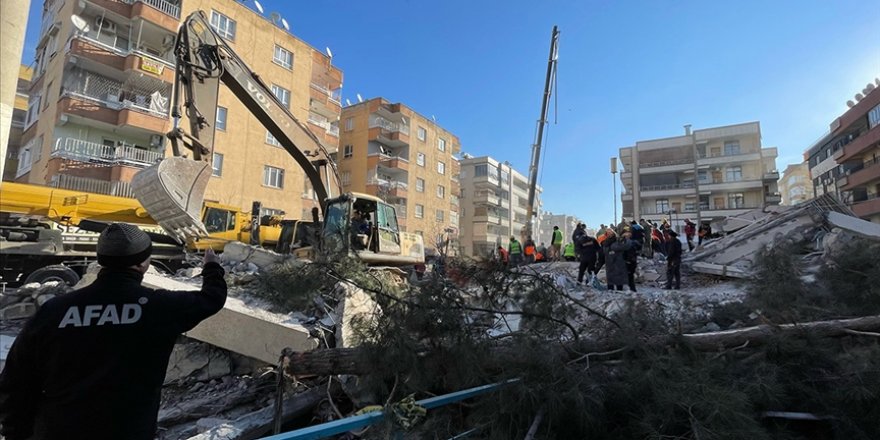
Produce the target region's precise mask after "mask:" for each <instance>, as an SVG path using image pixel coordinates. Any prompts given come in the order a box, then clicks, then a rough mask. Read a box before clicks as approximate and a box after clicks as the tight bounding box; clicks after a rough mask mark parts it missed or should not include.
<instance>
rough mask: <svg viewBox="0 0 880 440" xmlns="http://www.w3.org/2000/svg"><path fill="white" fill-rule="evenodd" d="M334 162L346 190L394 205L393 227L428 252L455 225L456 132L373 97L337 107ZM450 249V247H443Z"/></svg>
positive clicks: (458, 146)
mask: <svg viewBox="0 0 880 440" xmlns="http://www.w3.org/2000/svg"><path fill="white" fill-rule="evenodd" d="M341 121H342V124H341V125H342V126H341V133H340V146H341V147H340V151H339V152H338V153H337V166H338V171H339V175H340V179H341V181H342V187H343V190H344V191H346V192H361V193H366V194H372V195H375V196H377V197H379V198H381V199H382V200H384V201H386V202H388V203H390V204H392V205H394V206H395V208H396V211H397V223H398V227H399V228H400V229H401V230H403V231H408V232H415V233H417V234H420V235H422V236H423V237H424V238H425V248H426V252H427V253H428V254H429V255H430V254H432V253H433V252H434V251H436V249H437V248H438V247H441V246H442V247H444V250H445V248H446V247H447V244H446V241H447V240H449V239H450V238H451V239H452V241H453V242H454V241H456V239H455V236H456V235H457V234H458V228H459V199H458V194H459V191H460V187H459V181H458V174H459V164H458V160H457V159H456V158H455V156H454V155H455V154H458V152H459V151H460V150H461V143H460V141H459V139H458V136H456V135H455V134H453V133H452V132H450V131H449V130H447V129H445V128H443V127H441V126H440V125H438V124H437V123H436V122H434V120H433V118H426V117H425V116H423V115H421V114H419V113H418V112H416V111H415V110H413V109H412V108H410V107H408V106H406V105H404V104H401V103H391V102H389V101H388V100H386V99H384V98H381V97H378V98H373V99H369V100H367V101H364V102H359V103H357V104H353V105H349V106H346V107H345V108H343V109H342V118H341ZM448 247H449V249H450V251H453V250H455V248H456V247H457V246H456V245H454V244H452V245H449V246H448Z"/></svg>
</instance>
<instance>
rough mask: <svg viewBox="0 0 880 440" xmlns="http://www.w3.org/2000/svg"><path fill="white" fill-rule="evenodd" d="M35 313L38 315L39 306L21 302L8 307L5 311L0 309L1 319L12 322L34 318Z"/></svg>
mask: <svg viewBox="0 0 880 440" xmlns="http://www.w3.org/2000/svg"><path fill="white" fill-rule="evenodd" d="M34 313H37V306H36V304H34V303H32V302H20V303H18V304H13V305H11V306H6V307H4V308H3V309H0V319H2V320H4V321H5V320H12V319H25V318H30V317H31V316H34Z"/></svg>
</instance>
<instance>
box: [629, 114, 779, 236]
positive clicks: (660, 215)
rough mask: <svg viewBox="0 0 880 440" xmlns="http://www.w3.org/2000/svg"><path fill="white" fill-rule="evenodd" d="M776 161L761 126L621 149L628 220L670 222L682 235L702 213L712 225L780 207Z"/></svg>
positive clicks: (704, 132) (687, 132)
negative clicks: (763, 141)
mask: <svg viewBox="0 0 880 440" xmlns="http://www.w3.org/2000/svg"><path fill="white" fill-rule="evenodd" d="M776 156H777V151H776V148H763V147H762V146H761V126H760V123H758V122H748V123H744V124H736V125H729V126H724V127H714V128H706V129H700V130H694V131H691V130H690V126H687V127H686V128H685V134H684V135H682V136H675V137H670V138H663V139H652V140H646V141H639V142H636V144H635V145H634V146H631V147H625V148H621V149H620V161H621V163H622V164H623V168H624V169H623V170H622V172H621V174H620V179H621V182H623V188H624V192H623V194H622V195H621V201H622V205H623V210H622V212H623V217H624V218H625V219H626V220H628V221H629V220H632V219H633V218H635V219H641V218H645V219H650V220H654V221H660V220H662V219H664V218H665V219H668V220H669V221H670V222H671V223H672V225H673V227H675V228H676V229H677V230H679V231H681V230H683V228H684V220H685V219H687V218H690V219H692V220H693V221H696V218H697V210H699V211H700V212H699V213H700V217H701V218H702V220H703V221H704V222H710V221H712V220H716V219H723V218H724V217H727V216H731V215H737V214H741V213H743V212H746V211H748V210H751V209H755V208H762V207H764V206H766V205H778V204H779V203H780V202H781V197H780V195H779V193H778V191H777V181H778V180H779V172H778V171H777V170H776ZM695 174H696V176H698V177H697V178H696V179H695Z"/></svg>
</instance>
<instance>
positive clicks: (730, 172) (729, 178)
mask: <svg viewBox="0 0 880 440" xmlns="http://www.w3.org/2000/svg"><path fill="white" fill-rule="evenodd" d="M724 171H725V175H724V177H725V180H724V181H725V182H741V181H742V180H743V174H742V172H743V171H742V167H741V166H733V167H727V168H726V169H725V170H724Z"/></svg>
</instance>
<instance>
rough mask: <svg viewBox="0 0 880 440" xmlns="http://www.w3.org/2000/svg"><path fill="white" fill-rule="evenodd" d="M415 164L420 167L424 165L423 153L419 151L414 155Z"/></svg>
mask: <svg viewBox="0 0 880 440" xmlns="http://www.w3.org/2000/svg"><path fill="white" fill-rule="evenodd" d="M416 165H418V166H420V167H423V166H425V153H419V154H417V155H416Z"/></svg>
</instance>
